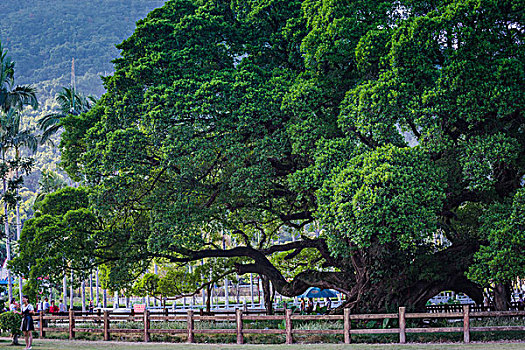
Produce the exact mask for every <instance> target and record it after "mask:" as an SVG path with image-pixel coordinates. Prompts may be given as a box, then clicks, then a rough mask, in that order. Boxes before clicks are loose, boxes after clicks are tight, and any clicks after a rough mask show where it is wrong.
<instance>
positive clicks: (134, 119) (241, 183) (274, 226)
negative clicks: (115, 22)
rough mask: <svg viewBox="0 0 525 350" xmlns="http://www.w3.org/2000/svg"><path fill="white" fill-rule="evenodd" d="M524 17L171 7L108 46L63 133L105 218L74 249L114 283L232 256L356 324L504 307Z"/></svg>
mask: <svg viewBox="0 0 525 350" xmlns="http://www.w3.org/2000/svg"><path fill="white" fill-rule="evenodd" d="M523 15H524V10H523V6H522V5H521V4H520V2H519V1H511V0H508V1H496V0H458V1H441V0H440V1H434V0H426V1H419V0H401V1H386V0H385V1H370V0H368V1H367V0H362V1H341V0H305V1H299V0H295V1H294V0H265V1H252V0H245V1H238V0H230V1H227V0H219V1H211V0H172V1H168V2H167V3H166V4H165V6H164V7H162V8H159V9H157V10H155V11H153V12H151V13H150V14H149V15H148V17H147V18H146V19H144V20H142V21H139V22H138V23H137V28H136V31H135V33H134V34H133V35H132V36H131V37H130V38H128V39H127V40H125V41H124V42H123V43H121V44H120V45H119V46H118V48H119V49H120V50H121V57H120V58H118V59H117V60H115V62H114V64H115V73H114V74H113V75H112V76H110V77H107V78H105V86H106V89H107V93H106V94H105V95H104V96H103V97H102V98H101V100H100V101H99V102H98V104H97V105H96V106H94V107H93V108H92V109H91V111H90V112H88V113H85V114H83V115H81V116H71V117H69V118H68V119H66V120H65V121H63V125H64V126H65V132H64V134H63V137H62V143H61V148H62V159H63V165H64V167H65V168H66V169H67V171H68V172H69V173H70V174H71V175H72V176H75V177H76V178H77V179H82V180H83V181H85V182H86V183H87V184H90V185H91V186H92V191H93V193H92V195H91V205H92V209H91V210H92V212H93V213H94V214H93V215H95V216H97V217H99V220H102V221H103V222H104V227H103V228H96V229H95V228H93V229H92V230H89V229H87V228H84V229H82V230H76V231H75V234H77V235H83V236H82V237H83V238H82V240H83V241H84V242H90V243H89V244H86V246H89V247H90V248H89V249H82V250H76V251H77V252H78V254H84V255H85V254H88V255H90V256H91V259H90V260H89V261H95V262H97V263H105V264H109V265H111V266H112V273H115V276H118V277H119V278H122V279H123V280H124V279H126V278H132V277H133V276H135V275H136V274H137V273H139V272H140V269H141V268H144V266H146V265H144V264H140V263H139V262H142V261H149V259H152V258H162V259H164V260H167V261H170V262H173V263H180V264H185V263H193V262H196V261H200V260H201V259H207V258H217V259H230V258H236V259H237V260H236V264H235V269H236V272H237V273H238V274H240V275H242V274H246V273H255V274H259V275H260V276H261V277H262V278H263V281H265V286H266V287H265V288H266V289H267V290H268V285H269V284H270V282H271V285H273V288H274V289H275V290H276V291H278V292H279V293H280V294H282V295H285V296H295V295H298V294H301V293H302V292H304V291H305V290H306V289H307V288H308V287H310V286H316V287H321V288H333V289H336V290H338V291H341V292H342V293H344V294H345V295H346V296H347V299H346V301H347V302H346V305H348V306H350V307H352V308H353V310H354V311H358V310H360V311H364V310H385V309H390V308H393V307H395V306H400V305H405V306H409V307H413V308H422V307H423V306H424V305H425V303H426V302H427V300H428V299H429V298H431V297H432V296H433V295H435V294H437V293H439V292H440V291H442V290H454V291H456V292H464V293H466V294H468V295H469V296H470V297H471V298H472V299H474V300H475V301H477V302H481V301H482V299H483V295H482V287H483V286H488V285H493V286H498V288H497V290H498V291H499V292H500V293H498V294H497V296H498V297H497V300H496V301H497V302H498V303H499V304H498V305H500V307H504V302H505V301H506V300H507V301H508V295H507V296H505V293H504V291H506V290H508V286H509V284H510V283H511V282H512V280H513V279H514V278H516V276H521V277H524V276H525V273H524V268H525V264H524V257H523V254H522V252H523V249H524V248H525V237H524V233H523V232H524V231H525V230H524V225H525V213H524V205H525V199H524V198H525V193H524V191H525V190H524V189H523V184H524V181H523V177H524V174H525V119H524V115H523V107H524V103H525V96H524V92H525V87H524V81H525V67H524V62H525V55H524V46H523V42H524V22H523ZM95 221H96V220H95ZM99 224H100V222H98V223H97V225H99ZM94 226H95V225H94ZM214 235H215V236H214ZM222 235H224V236H227V237H229V238H228V240H229V241H231V243H229V244H225V245H221V244H217V240H216V239H215V240H214V239H213V237H217V236H222ZM279 237H281V239H279ZM283 237H288V238H290V237H294V239H289V240H284V239H283ZM520 252H521V253H520ZM71 254H75V252H72V253H71ZM270 294H271V293H265V295H266V296H268V297H269V296H270ZM268 300H269V299H268Z"/></svg>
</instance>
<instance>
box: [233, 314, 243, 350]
mask: <svg viewBox="0 0 525 350" xmlns="http://www.w3.org/2000/svg"><path fill="white" fill-rule="evenodd" d="M235 321H236V323H237V344H244V335H243V334H242V328H243V324H242V310H241V309H235Z"/></svg>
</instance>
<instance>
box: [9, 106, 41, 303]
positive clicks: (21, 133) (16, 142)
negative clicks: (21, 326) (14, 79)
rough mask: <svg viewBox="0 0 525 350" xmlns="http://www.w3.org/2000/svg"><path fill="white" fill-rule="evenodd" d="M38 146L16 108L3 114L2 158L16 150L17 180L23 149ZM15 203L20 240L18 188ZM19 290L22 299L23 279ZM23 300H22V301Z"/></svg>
mask: <svg viewBox="0 0 525 350" xmlns="http://www.w3.org/2000/svg"><path fill="white" fill-rule="evenodd" d="M37 146H38V140H37V138H36V137H35V136H34V134H33V133H32V132H31V130H20V112H19V111H18V110H16V109H15V108H11V109H9V110H8V111H7V112H6V113H3V114H2V116H1V117H0V151H1V157H2V163H3V164H5V163H6V160H7V159H6V158H7V153H8V152H9V151H10V150H14V156H15V160H16V162H15V163H14V164H15V166H14V171H15V178H16V179H18V177H19V168H20V164H19V161H20V158H21V157H20V155H21V153H20V151H21V148H23V147H24V148H27V149H29V150H30V151H32V152H34V151H36V148H37ZM7 176H8V174H4V176H2V183H3V191H4V216H5V218H4V229H5V232H6V250H7V261H9V260H11V236H10V231H9V215H8V213H9V212H8V209H9V208H8V207H9V205H8V202H11V200H13V198H11V200H9V199H8V197H9V196H8V191H7ZM14 201H15V202H16V206H15V209H16V235H17V239H20V232H21V222H20V203H19V201H18V187H16V190H15V196H14ZM7 275H8V289H9V300H11V298H12V297H13V286H12V281H11V271H10V270H8V271H7ZM19 287H20V288H19V289H20V297H21V293H22V278H21V277H19ZM20 300H21V299H20Z"/></svg>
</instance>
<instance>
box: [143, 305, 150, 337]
mask: <svg viewBox="0 0 525 350" xmlns="http://www.w3.org/2000/svg"><path fill="white" fill-rule="evenodd" d="M149 326H150V324H149V310H144V342H146V343H148V342H149Z"/></svg>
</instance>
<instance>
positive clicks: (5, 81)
mask: <svg viewBox="0 0 525 350" xmlns="http://www.w3.org/2000/svg"><path fill="white" fill-rule="evenodd" d="M14 77H15V63H14V62H13V61H12V60H11V58H10V57H9V56H7V51H6V50H4V48H3V47H2V43H1V42H0V112H2V113H3V115H2V116H1V118H0V119H1V121H0V148H1V157H2V161H3V162H4V164H5V157H6V152H7V151H8V149H9V146H8V144H9V142H8V139H9V136H8V134H9V129H10V128H12V124H11V123H12V122H15V120H18V125H19V123H20V118H19V116H18V111H20V110H22V108H23V107H24V106H31V107H33V108H35V109H36V108H37V107H38V101H37V98H36V91H35V89H34V88H33V87H32V86H31V85H22V86H20V85H18V86H15V79H14ZM3 189H4V209H5V222H4V227H5V234H6V239H7V241H6V250H7V260H8V261H9V260H10V259H11V245H10V243H11V242H10V234H9V220H8V215H7V202H6V200H5V199H6V198H5V196H6V195H7V193H6V191H7V186H6V178H5V176H4V177H3ZM7 277H8V284H9V300H11V298H12V297H13V285H12V281H11V272H10V271H9V269H8V270H7Z"/></svg>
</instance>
